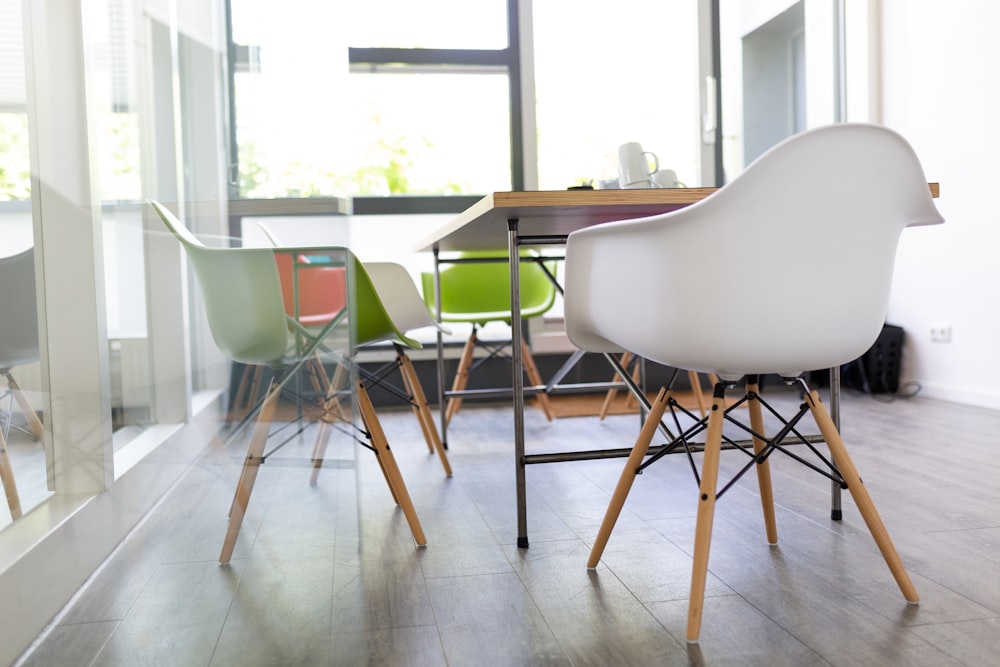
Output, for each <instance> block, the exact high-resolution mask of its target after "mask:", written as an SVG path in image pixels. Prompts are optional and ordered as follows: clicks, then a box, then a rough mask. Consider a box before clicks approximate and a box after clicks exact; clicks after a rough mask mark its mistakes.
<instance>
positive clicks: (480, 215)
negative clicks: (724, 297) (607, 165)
mask: <svg viewBox="0 0 1000 667" xmlns="http://www.w3.org/2000/svg"><path fill="white" fill-rule="evenodd" d="M928 187H929V188H930V190H931V195H932V196H934V197H937V196H938V193H939V186H938V184H937V183H929V184H928ZM716 190H718V188H650V189H636V190H542V191H532V192H494V193H492V194H489V195H486V196H485V197H483V198H482V199H480V200H479V201H478V202H476V203H475V204H473V205H472V206H470V207H469V208H467V209H466V210H465V211H463V212H462V213H460V214H459V215H458V216H456V217H455V218H454V219H453V220H451V221H449V222H448V223H447V224H445V225H443V226H442V227H440V228H438V229H436V230H435V231H434V232H433V233H432V234H431V235H429V236H427V237H426V238H424V239H423V240H421V241H420V242H419V243H418V244H417V247H416V250H417V251H418V252H426V251H430V250H433V249H434V248H435V246H436V247H437V248H438V249H439V250H442V251H453V250H501V249H506V248H507V232H508V225H507V222H508V220H513V219H516V220H518V235H519V236H567V235H569V234H570V232H573V231H575V230H577V229H582V228H584V227H589V226H591V225H596V224H600V223H603V222H611V221H614V220H627V219H629V218H641V217H645V216H649V215H657V214H659V213H667V212H669V211H674V210H677V209H680V208H683V207H685V206H688V205H690V204H693V203H695V202H698V201H701V200H702V199H704V198H705V197H708V196H709V195H710V194H712V193H713V192H715V191H716Z"/></svg>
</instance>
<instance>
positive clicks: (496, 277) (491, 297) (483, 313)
mask: <svg viewBox="0 0 1000 667" xmlns="http://www.w3.org/2000/svg"><path fill="white" fill-rule="evenodd" d="M531 255H532V253H531V252H530V251H522V253H521V256H522V257H527V256H531ZM489 257H500V258H506V257H507V253H506V252H502V251H500V252H489V251H479V252H463V253H461V254H460V255H459V258H461V259H475V258H489ZM545 266H546V267H547V268H548V270H549V272H551V273H552V274H553V275H555V271H556V263H555V262H546V263H545ZM440 275H441V311H442V312H441V320H442V321H444V322H475V323H477V324H485V323H486V322H494V321H505V322H508V323H509V322H510V319H511V313H510V267H509V265H508V264H507V262H483V263H469V264H443V265H442V266H441V269H440ZM421 278H422V282H423V294H424V301H425V302H426V303H427V306H428V308H430V309H431V312H436V308H437V306H436V304H435V298H434V274H433V273H424V274H423V275H422V276H421ZM520 278H521V317H522V318H524V319H527V318H530V317H538V316H539V315H543V314H544V313H545V312H547V311H548V310H549V309H550V308H551V307H552V304H553V303H554V302H555V298H556V286H555V284H554V283H553V282H552V280H551V279H550V278H549V276H548V275H547V274H546V272H545V270H543V269H542V267H541V266H539V265H538V263H536V262H525V261H522V262H521V274H520Z"/></svg>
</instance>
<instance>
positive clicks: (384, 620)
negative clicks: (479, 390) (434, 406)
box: [19, 396, 1000, 667]
mask: <svg viewBox="0 0 1000 667" xmlns="http://www.w3.org/2000/svg"><path fill="white" fill-rule="evenodd" d="M843 412H844V418H843V421H844V436H845V440H846V442H847V444H848V447H849V448H850V449H851V451H852V454H853V456H854V458H855V463H856V464H857V466H858V468H859V470H860V471H861V473H862V475H863V476H864V479H865V483H866V486H867V487H868V489H869V491H870V492H871V494H872V496H873V498H874V500H875V502H876V504H877V506H878V507H879V510H880V511H881V514H882V517H883V519H884V520H885V523H886V525H887V526H888V529H889V531H890V534H891V535H892V537H893V539H894V540H895V542H896V545H897V547H898V549H899V551H900V554H901V556H902V558H903V561H904V563H905V564H906V566H907V568H908V570H909V572H910V573H911V576H912V578H913V581H914V584H915V585H916V587H917V590H918V591H919V593H920V595H921V598H922V602H921V604H920V605H919V606H909V605H907V604H906V603H905V601H904V600H903V597H902V595H901V594H900V592H899V590H898V588H897V587H896V585H895V583H894V582H893V579H892V578H891V576H890V574H889V572H888V569H887V568H886V567H885V564H884V562H883V561H882V558H881V557H880V555H879V553H878V551H877V550H876V547H875V546H874V543H873V541H872V539H871V537H870V536H869V534H868V532H867V530H866V529H865V526H864V524H863V522H862V521H861V519H860V517H859V515H858V513H857V511H856V509H855V507H854V506H853V504H852V502H851V500H850V498H849V496H848V495H847V494H846V493H845V494H844V519H843V521H842V522H833V521H831V520H830V518H829V509H830V483H829V482H828V481H827V480H825V479H823V478H820V477H819V476H817V475H816V474H815V473H813V472H811V471H809V470H807V469H806V468H804V467H802V466H800V465H798V464H795V463H794V462H793V461H791V460H790V459H788V458H787V457H775V459H773V474H774V487H775V496H776V501H777V503H778V529H779V545H778V546H773V547H772V546H768V545H767V544H766V540H765V539H764V530H763V522H762V519H761V512H760V505H759V498H758V496H757V494H756V488H755V478H754V477H753V475H749V476H747V477H745V478H744V479H743V480H741V481H740V482H738V483H737V485H736V486H735V487H734V488H733V489H732V490H730V491H729V492H728V493H727V494H726V495H725V496H724V497H723V498H722V499H721V500H720V501H719V504H718V505H717V509H716V523H715V532H714V537H713V540H714V541H713V548H712V552H711V558H710V562H709V568H710V576H709V582H708V591H707V594H708V597H707V599H706V604H705V612H704V623H703V628H702V635H701V642H700V644H698V645H688V644H687V643H686V642H685V640H684V636H685V634H684V633H685V622H686V613H687V595H688V587H689V579H690V571H691V557H690V554H691V550H692V543H693V533H694V511H695V504H696V487H695V485H694V481H693V479H692V474H691V469H690V467H689V465H688V464H687V462H686V460H685V459H684V458H683V457H681V456H669V457H666V458H665V459H664V460H662V461H660V462H658V463H657V464H656V465H654V466H652V467H651V468H650V469H649V470H648V471H647V472H646V473H645V474H643V475H642V476H641V477H639V478H638V479H637V480H636V483H635V487H634V489H633V491H632V495H631V497H630V498H629V500H628V502H627V503H626V506H625V510H624V512H623V514H622V517H621V520H620V521H619V525H618V528H617V529H616V531H615V533H614V534H613V535H612V536H611V540H610V543H609V545H608V548H607V550H606V551H605V554H604V559H603V562H602V563H601V564H600V566H599V567H598V568H597V570H596V571H593V572H589V571H587V569H586V567H585V563H586V559H587V554H588V552H589V548H590V545H591V543H592V541H593V539H594V536H595V534H596V532H597V528H598V525H599V523H600V521H601V519H602V516H603V514H604V510H605V507H606V504H607V501H608V498H609V495H610V493H611V491H612V489H613V487H614V484H615V482H616V480H617V477H618V474H619V472H620V470H621V466H622V464H623V460H622V459H609V460H601V461H585V462H576V463H558V464H544V465H536V466H532V467H529V469H528V470H527V483H528V518H529V538H530V545H531V546H530V547H529V548H528V549H519V548H517V546H516V545H515V538H516V530H515V510H514V485H513V477H514V466H513V461H512V453H511V433H512V424H513V421H512V419H511V417H510V414H509V409H505V408H502V407H471V406H470V407H466V408H464V409H463V410H462V412H460V413H459V415H458V416H457V417H456V418H455V421H454V422H453V424H452V428H451V429H450V430H449V438H448V439H449V447H450V456H451V463H452V466H453V467H454V470H455V475H454V477H452V478H450V479H446V478H445V477H444V475H443V473H442V471H441V467H440V465H439V464H438V462H437V460H436V459H435V458H434V457H432V456H431V455H429V454H428V453H427V449H426V447H425V446H424V444H423V441H422V439H421V438H420V434H419V430H418V428H417V424H416V420H415V419H413V417H412V415H411V414H410V413H409V412H402V411H396V412H386V411H383V418H384V426H385V429H386V431H387V434H388V436H389V438H390V441H391V442H392V443H393V445H394V447H393V450H394V452H396V455H397V457H398V459H399V460H400V464H401V468H402V470H403V474H404V476H405V477H406V480H407V483H408V485H409V489H410V492H411V494H412V496H413V499H414V503H415V505H416V508H417V511H418V512H419V514H420V517H421V519H422V522H423V525H424V529H425V531H426V533H427V536H428V540H429V545H428V546H427V547H426V548H416V547H414V545H413V542H412V540H411V538H410V534H409V531H408V529H407V526H406V523H405V521H404V520H403V517H402V514H401V513H400V511H399V510H398V508H396V507H395V505H394V504H393V503H392V500H391V498H390V496H389V494H388V492H387V490H386V488H385V486H384V484H383V482H382V479H381V475H380V473H379V471H378V468H377V466H376V463H375V461H374V459H373V457H372V456H371V455H369V454H368V452H367V451H364V450H361V451H359V452H358V453H357V454H356V464H355V455H354V453H352V451H351V449H352V448H351V447H349V446H348V447H342V448H341V450H340V451H339V452H337V455H338V456H340V457H341V458H342V459H343V460H342V461H340V462H338V461H330V462H328V466H327V467H326V468H325V469H324V470H323V471H322V475H321V476H320V480H319V484H318V485H316V486H313V487H310V486H309V485H308V481H307V480H308V467H307V464H308V451H309V447H310V445H311V438H309V437H308V436H309V433H306V434H305V435H306V437H304V438H303V439H302V440H301V441H293V442H291V443H290V444H289V445H287V446H286V448H285V450H284V451H286V452H287V457H285V458H282V459H280V460H279V459H276V460H273V461H268V463H267V464H265V466H264V467H263V468H262V471H261V474H260V476H259V478H258V482H257V489H256V491H255V492H254V496H253V499H252V502H251V507H250V511H249V515H248V518H247V523H246V525H245V527H244V530H243V533H242V534H241V537H240V541H239V544H238V546H237V549H236V553H235V557H234V559H233V561H232V564H231V565H229V566H220V565H219V564H218V563H217V562H216V558H217V555H218V550H219V547H220V545H221V541H222V537H223V533H224V530H225V524H226V514H227V509H228V505H229V502H230V500H231V497H232V491H233V488H234V485H235V481H236V475H237V473H238V464H239V459H240V448H241V447H243V446H244V445H243V444H242V443H239V444H237V445H233V446H231V447H230V448H229V450H228V451H223V450H221V449H218V450H214V451H211V452H210V453H209V454H208V455H207V456H206V457H205V458H204V459H203V460H202V461H201V462H200V463H199V464H198V465H196V466H194V467H193V468H192V469H191V470H190V473H189V474H187V475H186V477H185V478H184V479H183V480H182V481H181V482H180V483H179V484H178V485H177V486H176V488H175V489H174V490H173V492H172V493H171V494H170V496H169V497H168V498H166V499H165V500H164V502H162V503H161V504H160V506H159V508H158V509H157V510H156V511H155V512H154V513H153V514H152V515H151V516H150V517H149V518H148V520H146V521H145V522H143V523H142V524H141V525H140V526H139V527H138V529H137V530H135V532H134V534H132V535H131V536H130V537H129V538H128V539H127V540H126V541H125V542H124V543H123V544H122V545H121V547H120V549H119V550H118V551H117V552H116V553H115V554H114V555H113V556H112V557H111V558H110V559H109V560H108V562H107V563H106V564H105V566H104V567H103V568H102V569H101V570H100V571H98V572H97V573H96V574H95V575H94V577H93V578H92V580H91V581H90V582H89V584H88V586H87V587H86V588H85V589H84V590H82V591H81V592H80V594H79V595H78V596H77V597H76V599H75V600H74V601H73V602H72V604H71V605H70V606H69V607H68V608H67V609H65V611H64V612H63V613H62V614H61V615H60V616H59V617H58V618H57V619H56V621H55V622H54V624H53V625H52V627H51V628H50V629H49V631H47V632H46V633H45V634H44V635H43V636H42V637H40V638H39V640H38V641H37V642H36V643H35V645H34V647H33V649H32V650H31V651H30V652H29V653H28V654H26V655H25V656H24V657H23V658H22V660H21V661H20V663H19V664H22V665H32V666H34V665H46V666H48V665H178V666H184V667H192V666H195V665H241V666H246V667H250V666H255V665H364V664H371V665H456V666H461V665H490V666H495V665H616V666H617V665H740V666H744V665H762V666H763V665H767V666H773V665H827V664H829V665H865V666H872V665H894V666H895V665H908V666H913V665H927V666H934V667H941V666H942V665H975V666H977V667H979V666H982V665H990V664H993V665H996V664H1000V576H998V575H1000V483H998V479H1000V461H998V459H997V456H996V455H997V450H998V448H997V437H998V433H1000V413H998V412H995V411H990V410H983V409H977V408H972V407H965V406H959V405H953V404H948V403H943V402H936V401H933V400H928V399H924V398H920V397H918V398H915V399H909V400H898V401H895V402H892V403H886V402H880V401H876V400H873V399H872V398H868V397H863V396H845V397H844V408H843ZM637 429H638V422H637V418H636V417H635V416H617V417H609V418H608V419H607V420H605V421H604V422H599V421H598V420H596V419H595V418H587V417H578V418H569V419H561V420H558V421H556V422H553V423H547V422H545V420H544V418H543V416H542V414H541V412H540V411H538V410H529V414H528V415H527V433H528V438H529V445H528V448H529V452H531V451H542V450H547V449H560V448H579V447H588V448H590V447H622V446H630V445H631V442H632V440H633V439H634V437H635V434H636V432H637ZM807 430H808V429H807ZM798 449H801V448H798ZM824 449H825V448H824ZM722 458H723V468H724V470H731V469H733V468H734V467H735V466H736V465H737V464H739V463H740V462H741V460H742V458H743V457H742V455H741V454H739V453H738V452H724V453H723V457H722Z"/></svg>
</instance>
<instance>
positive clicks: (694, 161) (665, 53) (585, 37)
mask: <svg viewBox="0 0 1000 667" xmlns="http://www.w3.org/2000/svg"><path fill="white" fill-rule="evenodd" d="M697 9H698V8H697V3H695V2H662V0H622V1H621V2H618V3H615V5H614V8H613V9H609V6H608V4H607V3H606V2H601V1H598V0H546V2H536V3H533V12H534V26H535V27H534V30H535V38H534V43H535V85H536V96H537V114H538V174H539V187H540V188H541V189H543V190H545V189H549V190H561V189H565V188H567V187H569V186H573V185H579V184H581V183H586V182H593V185H594V187H598V186H599V182H600V181H601V180H605V179H608V180H613V179H617V177H618V158H617V150H618V146H620V145H621V144H624V143H626V142H631V141H637V142H639V143H640V144H641V145H642V148H643V149H644V150H646V151H650V152H652V153H654V154H656V156H657V157H658V159H659V166H660V167H661V168H664V169H672V170H674V171H675V172H677V176H678V179H679V180H680V181H681V182H683V183H684V184H686V185H688V186H697V185H699V183H698V178H699V177H698V174H699V169H698V150H699V141H700V130H699V121H700V119H699V102H698V93H699V87H698V13H697Z"/></svg>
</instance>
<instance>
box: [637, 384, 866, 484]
mask: <svg viewBox="0 0 1000 667" xmlns="http://www.w3.org/2000/svg"><path fill="white" fill-rule="evenodd" d="M787 382H788V383H790V384H791V383H795V384H797V385H799V387H800V389H801V392H802V395H803V396H805V395H806V394H808V393H809V391H810V389H809V386H808V384H807V383H806V381H805V380H804V379H802V378H796V379H794V380H788V381H787ZM746 385H747V386H748V387H749V386H757V385H758V382H757V378H748V379H747V382H746ZM736 386H738V385H737V384H736V383H732V382H719V383H718V384H716V385H715V387H714V390H713V391H714V395H715V396H716V397H722V398H725V395H726V391H727V390H728V389H731V388H733V387H736ZM751 401H753V402H756V403H757V404H759V405H760V407H761V408H762V409H763V410H764V411H766V412H767V413H768V414H770V415H771V416H772V417H774V418H775V419H776V420H777V421H778V422H779V423H780V425H781V426H780V427H779V428H778V430H777V431H776V432H775V433H774V434H773V435H770V436H768V435H767V434H766V433H761V432H758V431H756V430H754V429H753V428H752V427H751V426H750V425H749V424H748V423H746V421H744V420H742V419H739V418H737V416H736V415H737V414H738V413H737V411H742V410H744V409H748V408H749V407H750V406H749V403H750V402H751ZM667 410H668V412H669V415H670V416H669V420H670V421H671V422H672V423H673V426H674V429H675V430H676V432H677V433H678V434H679V435H677V436H676V437H674V438H673V439H672V440H670V441H668V442H667V443H665V444H660V445H655V446H652V447H650V448H649V452H648V453H647V457H646V460H645V461H643V463H642V464H640V465H639V467H638V469H637V470H636V474H641V473H642V472H643V470H645V469H646V468H648V467H649V466H651V465H652V464H653V463H655V462H656V461H659V460H660V459H661V458H663V457H664V456H666V455H667V454H673V453H675V452H678V450H683V452H684V453H685V454H686V456H687V460H688V463H689V465H690V466H691V471H692V472H693V474H694V480H695V483H696V484H697V485H699V486H700V485H701V475H700V473H699V470H698V465H697V462H696V460H695V457H694V454H695V453H697V452H700V451H703V450H704V448H705V442H704V440H701V441H696V440H694V439H695V438H697V437H698V436H700V435H702V434H703V433H705V432H706V431H707V429H708V421H709V417H708V416H705V417H700V416H699V415H696V414H694V413H693V412H691V411H690V410H688V409H687V408H685V407H684V406H683V405H681V404H680V403H679V402H678V401H677V400H676V399H675V398H674V397H673V396H670V397H668V399H667ZM808 413H809V406H808V404H807V403H806V402H805V401H803V402H802V403H800V404H799V406H798V408H797V409H796V411H795V414H794V415H792V416H791V417H789V418H785V417H784V416H783V415H782V414H781V413H780V412H779V411H778V410H777V409H776V408H775V407H774V406H773V405H772V404H771V403H769V402H768V401H766V400H765V399H764V397H763V396H762V395H761V394H760V392H758V391H755V390H751V389H746V390H745V391H744V392H743V395H742V396H741V397H739V398H738V399H737V400H735V401H734V402H732V403H731V404H728V405H727V406H726V408H725V412H724V416H723V418H724V421H725V423H726V424H730V425H732V427H734V428H735V429H736V430H738V431H741V432H742V433H743V434H744V435H745V436H747V437H746V438H741V439H737V438H735V437H733V436H732V435H727V434H726V433H723V434H722V449H735V450H737V451H739V452H742V453H743V454H744V455H745V456H746V457H747V462H746V464H745V465H744V466H742V467H741V468H740V469H739V470H738V471H737V472H736V473H735V474H734V475H733V476H732V477H731V478H730V479H729V481H727V482H726V483H725V484H723V485H721V487H720V488H719V490H718V491H717V492H716V499H718V498H721V497H722V496H723V495H724V494H725V493H726V491H728V490H729V489H730V488H732V486H733V485H734V484H735V483H736V482H738V481H739V480H740V478H742V477H743V475H745V474H746V473H747V472H749V471H750V470H751V469H752V468H753V467H754V466H755V465H761V464H763V463H765V462H766V461H767V460H768V459H769V458H770V457H771V455H772V454H774V453H775V452H780V453H781V454H784V455H785V456H788V457H790V458H791V459H793V460H795V461H796V462H798V463H800V464H802V465H804V466H806V467H807V468H809V469H810V470H812V471H814V472H816V473H818V474H819V475H821V476H823V477H826V478H827V479H829V480H831V481H832V482H834V483H835V484H837V485H839V486H840V488H842V489H847V483H846V482H845V481H844V478H843V476H842V475H841V474H840V471H839V470H838V469H837V467H836V466H835V465H834V463H833V462H832V461H831V460H830V459H829V457H827V456H826V455H824V454H823V453H822V452H821V451H820V450H819V449H817V448H816V447H815V446H814V444H815V443H821V442H824V440H823V438H822V436H818V435H808V436H807V435H803V434H802V432H801V431H799V429H798V425H799V422H800V421H801V420H802V418H803V417H805V416H806V415H807V414H808ZM682 418H686V419H687V420H692V421H693V422H694V423H693V424H692V425H690V426H688V427H687V428H683V427H682V423H684V421H685V420H684V419H682ZM667 419H668V417H667V416H666V415H664V420H667ZM661 424H662V422H661ZM662 427H663V428H664V429H667V426H666V425H665V424H662ZM754 440H757V441H759V443H761V445H762V446H758V447H757V448H756V449H755V448H754ZM799 446H805V447H806V448H807V449H808V450H809V451H810V452H811V453H812V455H813V456H814V457H815V459H817V460H818V462H814V461H810V460H809V459H807V458H805V457H803V456H799V455H798V454H797V453H795V452H793V451H792V450H791V449H790V447H799Z"/></svg>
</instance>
